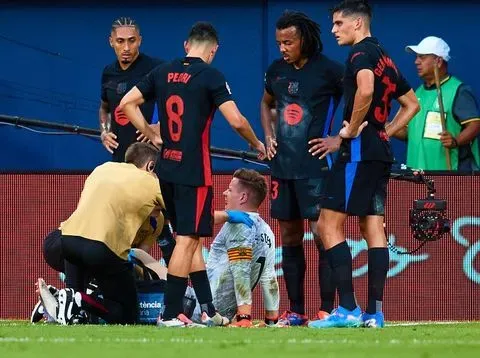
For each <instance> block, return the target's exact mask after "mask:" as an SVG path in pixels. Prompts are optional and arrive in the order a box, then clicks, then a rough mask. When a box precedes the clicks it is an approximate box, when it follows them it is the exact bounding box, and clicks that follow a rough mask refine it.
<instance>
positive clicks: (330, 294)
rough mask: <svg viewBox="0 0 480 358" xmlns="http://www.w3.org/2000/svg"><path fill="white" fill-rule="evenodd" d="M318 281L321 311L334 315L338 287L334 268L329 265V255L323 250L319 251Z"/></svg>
mask: <svg viewBox="0 0 480 358" xmlns="http://www.w3.org/2000/svg"><path fill="white" fill-rule="evenodd" d="M318 281H319V285H320V302H321V304H320V311H325V312H328V313H332V310H333V302H334V301H335V290H336V286H335V281H334V279H333V272H332V268H331V267H330V264H329V263H328V258H327V253H326V252H325V249H323V248H322V249H319V251H318Z"/></svg>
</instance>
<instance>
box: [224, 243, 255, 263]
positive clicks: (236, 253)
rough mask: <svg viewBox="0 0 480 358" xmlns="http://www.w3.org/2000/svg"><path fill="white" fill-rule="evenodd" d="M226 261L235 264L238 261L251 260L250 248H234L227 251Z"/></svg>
mask: <svg viewBox="0 0 480 358" xmlns="http://www.w3.org/2000/svg"><path fill="white" fill-rule="evenodd" d="M227 254H228V261H230V262H235V261H240V260H251V259H252V248H251V247H235V248H233V249H229V250H227Z"/></svg>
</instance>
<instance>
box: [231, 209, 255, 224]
mask: <svg viewBox="0 0 480 358" xmlns="http://www.w3.org/2000/svg"><path fill="white" fill-rule="evenodd" d="M225 212H226V213H227V217H228V218H227V221H228V222H229V223H232V224H245V225H247V226H248V227H252V226H253V220H252V218H251V217H250V215H248V214H247V213H246V212H243V211H238V210H225Z"/></svg>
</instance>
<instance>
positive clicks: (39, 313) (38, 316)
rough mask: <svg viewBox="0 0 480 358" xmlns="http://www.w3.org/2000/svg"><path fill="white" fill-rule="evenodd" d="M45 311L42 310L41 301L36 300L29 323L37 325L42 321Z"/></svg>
mask: <svg viewBox="0 0 480 358" xmlns="http://www.w3.org/2000/svg"><path fill="white" fill-rule="evenodd" d="M44 314H45V309H44V308H43V304H42V300H38V302H37V304H36V305H35V307H33V310H32V314H31V315H30V322H31V323H37V322H40V321H41V320H42V319H43V315H44Z"/></svg>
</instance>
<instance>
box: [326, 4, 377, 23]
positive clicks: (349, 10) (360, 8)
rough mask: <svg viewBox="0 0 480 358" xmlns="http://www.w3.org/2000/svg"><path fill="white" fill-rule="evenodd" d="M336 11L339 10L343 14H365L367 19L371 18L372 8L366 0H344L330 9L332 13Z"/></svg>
mask: <svg viewBox="0 0 480 358" xmlns="http://www.w3.org/2000/svg"><path fill="white" fill-rule="evenodd" d="M336 12H341V13H342V14H343V15H344V16H350V15H354V14H358V15H363V16H366V17H367V18H368V20H371V19H372V8H371V6H370V4H369V3H368V1H367V0H344V1H342V2H341V3H339V4H337V5H335V6H334V7H333V8H331V9H330V13H331V14H332V15H333V14H334V13H336Z"/></svg>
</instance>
